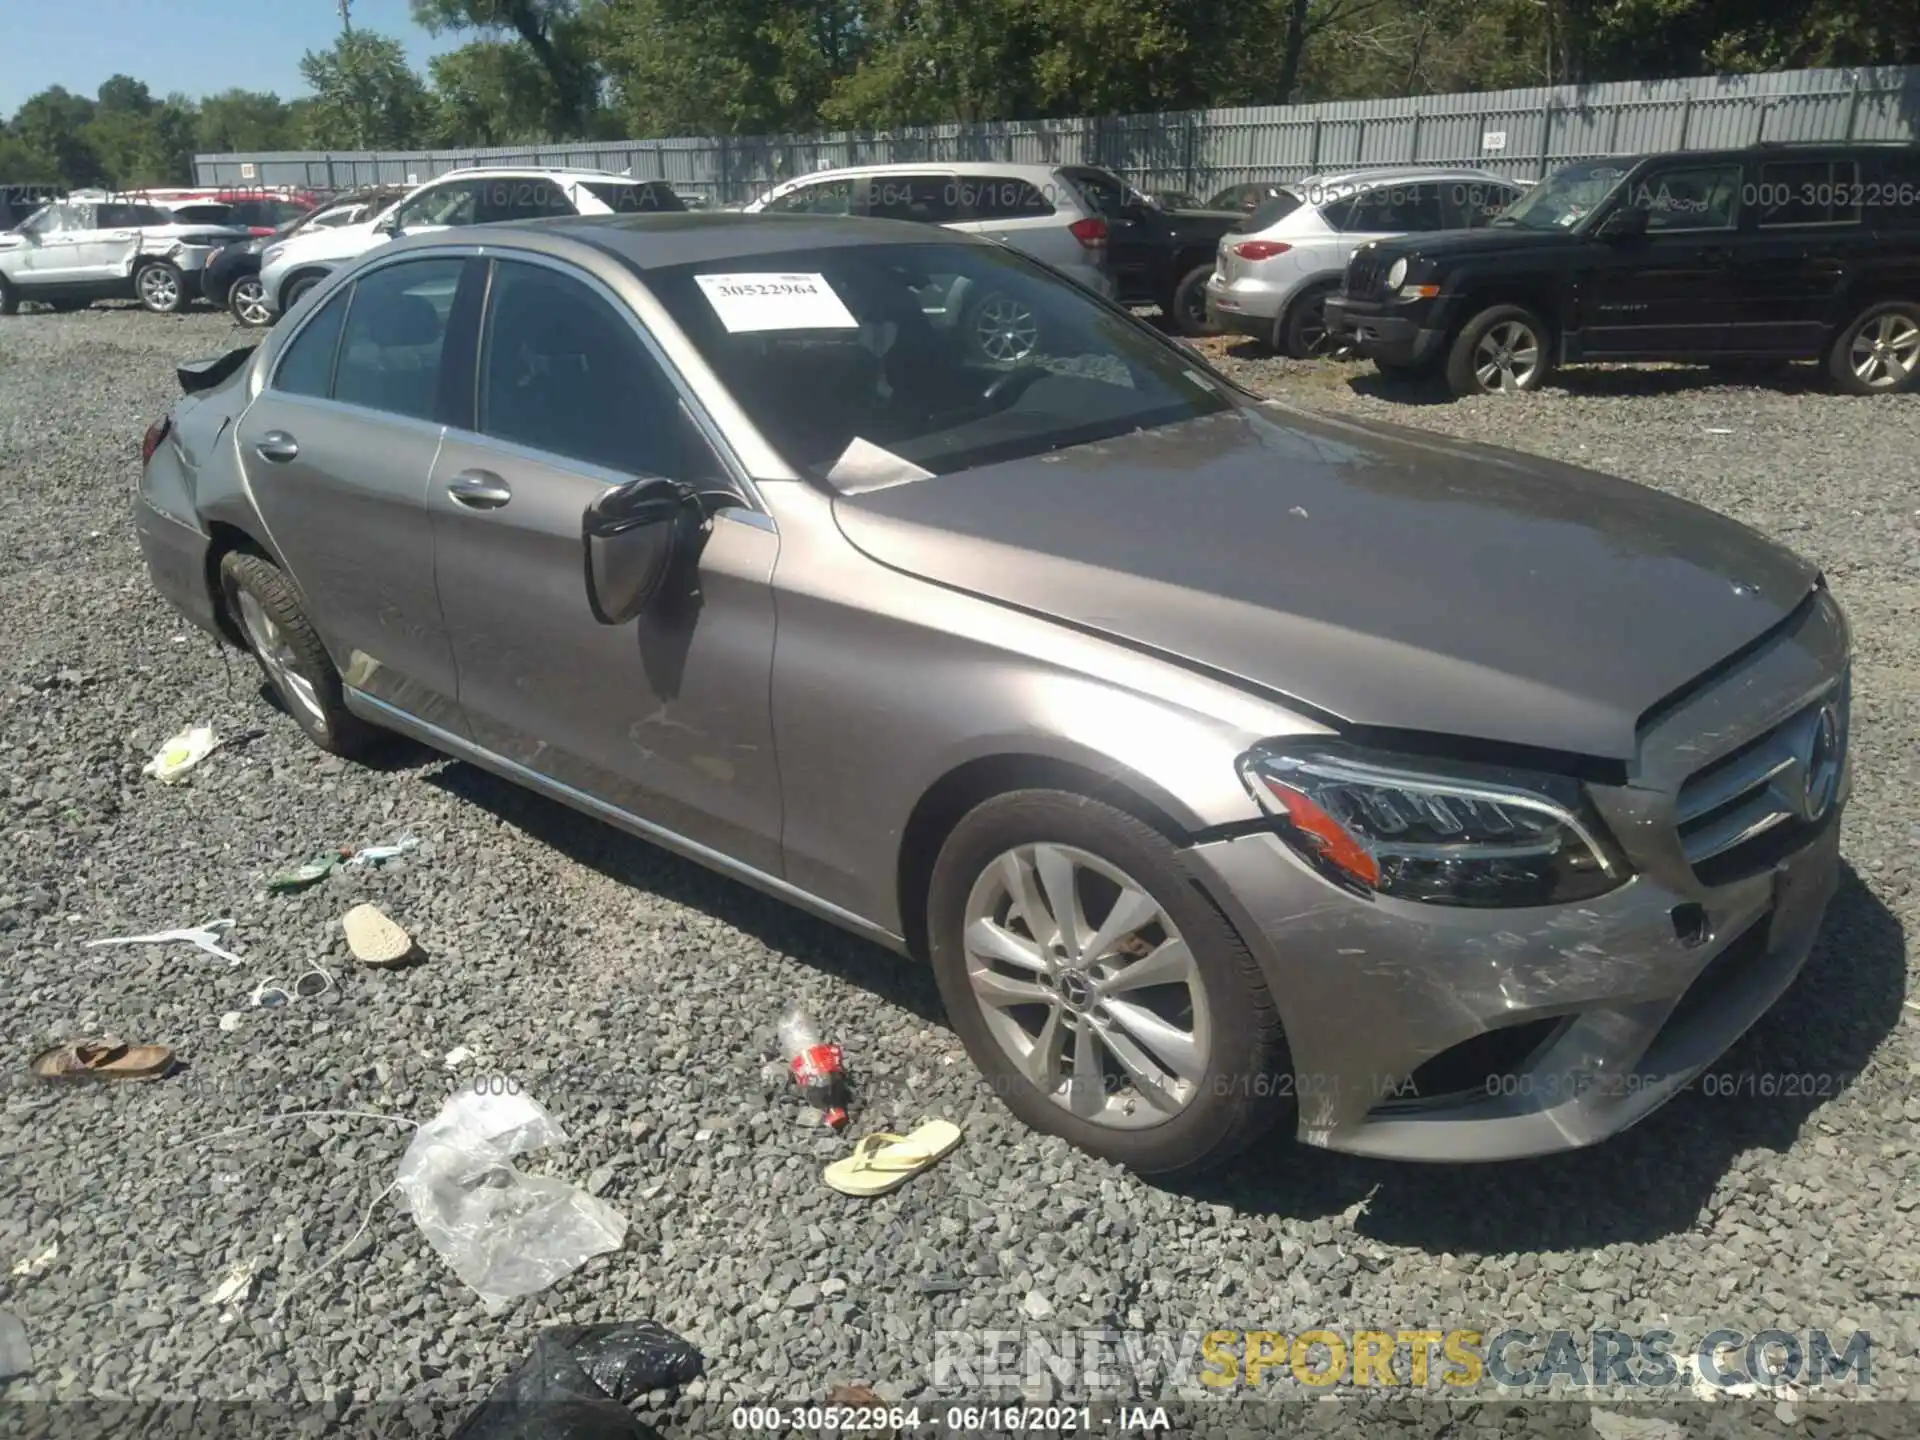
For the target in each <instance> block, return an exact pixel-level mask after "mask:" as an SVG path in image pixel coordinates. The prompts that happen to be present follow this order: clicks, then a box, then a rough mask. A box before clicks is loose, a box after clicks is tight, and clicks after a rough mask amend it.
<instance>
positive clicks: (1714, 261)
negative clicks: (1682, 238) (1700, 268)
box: [1700, 249, 1733, 265]
mask: <svg viewBox="0 0 1920 1440" xmlns="http://www.w3.org/2000/svg"><path fill="white" fill-rule="evenodd" d="M1700 260H1701V263H1703V264H1706V265H1731V264H1732V263H1733V252H1732V251H1731V250H1716V249H1707V250H1702V251H1701V252H1700Z"/></svg>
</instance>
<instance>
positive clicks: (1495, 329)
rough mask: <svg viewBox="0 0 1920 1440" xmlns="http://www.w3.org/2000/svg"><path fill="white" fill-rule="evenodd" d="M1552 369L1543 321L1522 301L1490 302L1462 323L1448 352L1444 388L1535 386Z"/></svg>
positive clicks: (1471, 390) (1471, 391)
mask: <svg viewBox="0 0 1920 1440" xmlns="http://www.w3.org/2000/svg"><path fill="white" fill-rule="evenodd" d="M1552 371H1553V354H1552V339H1551V333H1550V332H1549V331H1548V329H1547V322H1546V321H1544V320H1542V319H1541V318H1540V317H1539V316H1538V315H1536V314H1534V312H1533V311H1531V310H1529V309H1527V307H1526V306H1524V305H1494V306H1491V307H1490V308H1488V309H1485V310H1482V311H1481V312H1480V313H1479V314H1478V315H1475V316H1474V317H1473V318H1472V319H1471V320H1469V321H1467V323H1466V324H1465V325H1463V326H1461V327H1460V333H1459V334H1458V335H1456V336H1454V339H1453V347H1452V348H1451V349H1450V350H1449V351H1448V352H1447V388H1448V389H1450V390H1451V391H1453V393H1454V394H1456V395H1517V394H1524V393H1527V392H1530V391H1534V390H1538V389H1539V388H1540V387H1541V386H1542V385H1544V384H1546V381H1547V376H1548V375H1549V374H1551V373H1552Z"/></svg>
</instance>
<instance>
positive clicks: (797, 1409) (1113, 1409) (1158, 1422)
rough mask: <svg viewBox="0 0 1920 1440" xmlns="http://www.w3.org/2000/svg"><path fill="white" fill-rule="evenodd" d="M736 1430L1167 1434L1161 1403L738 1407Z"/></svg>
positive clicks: (733, 1420)
mask: <svg viewBox="0 0 1920 1440" xmlns="http://www.w3.org/2000/svg"><path fill="white" fill-rule="evenodd" d="M729 1419H730V1420H731V1423H732V1428H733V1430H734V1432H735V1433H736V1434H755V1433H759V1434H776V1435H786V1434H799V1435H850V1436H851V1435H900V1434H916V1433H917V1434H925V1435H956V1436H966V1435H980V1436H987V1435H1028V1434H1032V1435H1085V1434H1094V1433H1109V1434H1116V1435H1124V1434H1135V1435H1163V1434H1165V1433H1166V1432H1167V1429H1168V1426H1169V1423H1170V1422H1169V1419H1168V1415H1167V1411H1166V1409H1165V1407H1163V1406H1156V1405H1019V1404H990V1405H966V1404H958V1405H736V1406H735V1407H734V1409H733V1412H732V1414H731V1416H730V1417H729Z"/></svg>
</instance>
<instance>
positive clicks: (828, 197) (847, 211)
mask: <svg viewBox="0 0 1920 1440" xmlns="http://www.w3.org/2000/svg"><path fill="white" fill-rule="evenodd" d="M760 208H761V209H763V210H765V211H766V212H767V213H768V214H770V215H851V214H853V181H851V180H816V181H815V182H814V183H813V184H811V185H802V186H800V187H799V188H798V189H797V190H789V191H788V192H787V193H786V194H784V195H779V196H776V197H775V198H773V199H772V200H769V201H768V202H767V203H766V204H765V205H763V206H761V207H760Z"/></svg>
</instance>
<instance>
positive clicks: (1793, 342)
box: [1326, 144, 1920, 395]
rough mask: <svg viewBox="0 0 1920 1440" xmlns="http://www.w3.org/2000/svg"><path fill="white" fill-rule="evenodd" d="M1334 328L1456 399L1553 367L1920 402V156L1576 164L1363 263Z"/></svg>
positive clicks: (1389, 366)
mask: <svg viewBox="0 0 1920 1440" xmlns="http://www.w3.org/2000/svg"><path fill="white" fill-rule="evenodd" d="M1326 314H1327V320H1328V324H1329V325H1330V327H1332V328H1333V329H1334V330H1335V331H1336V332H1337V333H1339V334H1342V335H1344V336H1347V337H1348V338H1350V340H1351V341H1352V343H1353V344H1354V346H1355V348H1357V349H1358V350H1359V352H1360V353H1361V354H1362V355H1364V356H1367V357H1368V358H1370V359H1372V360H1373V361H1374V362H1375V363H1376V364H1377V365H1378V366H1379V367H1380V369H1381V370H1382V371H1384V372H1387V373H1392V374H1428V373H1431V372H1433V371H1436V370H1439V371H1443V372H1444V373H1445V375H1446V379H1447V383H1448V385H1449V386H1450V387H1451V389H1452V390H1453V392H1454V393H1455V394H1457V395H1469V394H1475V393H1478V392H1481V391H1494V390H1508V391H1511V390H1534V389H1537V388H1539V386H1540V385H1541V383H1542V382H1543V381H1545V379H1546V378H1547V376H1548V375H1549V374H1551V373H1552V371H1553V368H1554V366H1556V365H1560V364H1571V363H1576V362H1614V361H1635V360H1675V361H1688V362H1706V363H1708V364H1714V363H1721V362H1728V363H1744V362H1750V361H1789V360H1819V361H1821V362H1823V364H1824V365H1825V367H1826V369H1827V370H1828V372H1829V373H1830V374H1831V375H1832V377H1833V380H1834V383H1835V384H1836V385H1838V386H1839V387H1840V388H1841V389H1843V390H1846V391H1849V392H1851V393H1854V394H1859V395H1878V394H1889V393H1897V392H1902V391H1911V390H1914V389H1915V388H1920V145H1898V144H1884V145H1869V144H1818V145H1814V144H1779V145H1765V144H1763V145H1757V146H1754V147H1752V148H1750V149H1746V150H1722V151H1688V152H1682V153H1675V154H1668V155H1651V156H1641V157H1626V158H1616V159H1611V160H1587V161H1582V162H1580V163H1579V164H1575V165H1568V166H1566V167H1564V168H1563V169H1561V170H1558V171H1556V172H1555V173H1554V174H1553V175H1551V176H1549V177H1548V178H1547V179H1546V180H1544V181H1542V182H1541V183H1540V184H1539V185H1537V186H1535V187H1534V189H1533V190H1532V191H1531V192H1530V193H1529V194H1527V195H1526V196H1525V197H1524V198H1523V199H1521V200H1520V201H1518V202H1517V203H1516V204H1514V205H1513V206H1512V208H1510V209H1509V210H1507V211H1506V212H1505V213H1504V214H1502V215H1500V216H1499V217H1498V218H1496V219H1495V220H1494V221H1493V222H1492V223H1491V224H1490V225H1489V226H1487V227H1486V228H1485V229H1482V230H1472V231H1453V232H1447V233H1443V234H1437V235H1410V236H1402V237H1398V238H1395V239H1391V240H1380V241H1376V242H1375V243H1373V244H1371V245H1368V246H1365V247H1363V248H1362V249H1361V250H1359V251H1358V252H1356V253H1355V255H1354V257H1353V260H1352V262H1351V263H1350V264H1349V265H1348V267H1347V274H1346V278H1345V281H1344V283H1343V286H1342V288H1341V292H1340V293H1339V294H1338V295H1337V296H1335V297H1333V298H1332V299H1330V300H1328V302H1327V307H1326Z"/></svg>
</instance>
